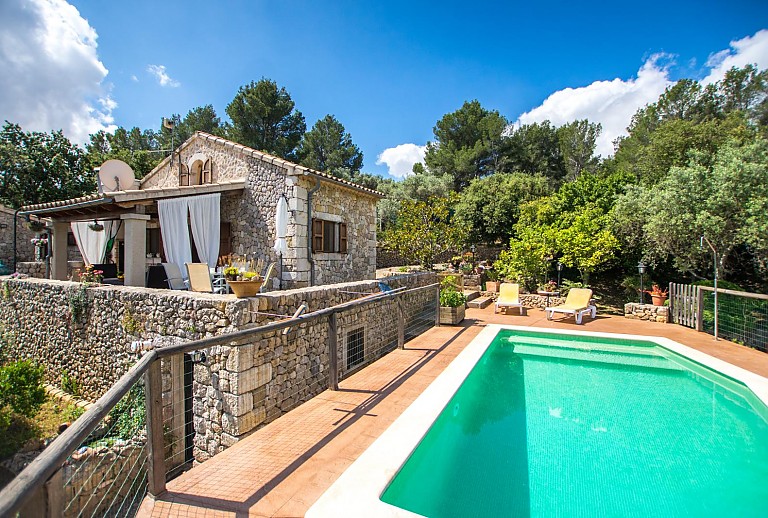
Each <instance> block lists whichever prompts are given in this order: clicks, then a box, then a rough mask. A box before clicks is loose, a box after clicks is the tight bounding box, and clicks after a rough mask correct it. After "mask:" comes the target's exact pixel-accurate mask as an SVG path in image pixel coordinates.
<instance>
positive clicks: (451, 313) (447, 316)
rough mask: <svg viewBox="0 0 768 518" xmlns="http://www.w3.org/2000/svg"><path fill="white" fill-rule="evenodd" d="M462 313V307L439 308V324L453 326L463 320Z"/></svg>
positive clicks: (463, 310) (463, 311)
mask: <svg viewBox="0 0 768 518" xmlns="http://www.w3.org/2000/svg"><path fill="white" fill-rule="evenodd" d="M464 313H465V309H464V306H459V307H457V308H449V307H445V306H440V324H446V325H449V326H455V325H456V324H458V323H459V322H461V321H462V320H464Z"/></svg>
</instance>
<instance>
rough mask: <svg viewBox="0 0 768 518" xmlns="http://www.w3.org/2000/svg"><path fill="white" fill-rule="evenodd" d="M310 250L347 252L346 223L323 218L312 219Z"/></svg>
mask: <svg viewBox="0 0 768 518" xmlns="http://www.w3.org/2000/svg"><path fill="white" fill-rule="evenodd" d="M312 251H313V252H315V253H320V252H326V253H339V254H346V253H347V224H346V223H337V222H335V221H326V220H324V219H319V218H314V219H313V220H312Z"/></svg>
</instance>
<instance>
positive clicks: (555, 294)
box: [536, 291, 560, 307]
mask: <svg viewBox="0 0 768 518" xmlns="http://www.w3.org/2000/svg"><path fill="white" fill-rule="evenodd" d="M536 293H537V294H538V295H546V296H547V303H546V306H545V307H549V297H559V296H560V292H559V291H537V292H536Z"/></svg>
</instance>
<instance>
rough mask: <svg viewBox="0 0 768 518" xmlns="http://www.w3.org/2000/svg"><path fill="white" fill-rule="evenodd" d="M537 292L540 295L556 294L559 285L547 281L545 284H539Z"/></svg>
mask: <svg viewBox="0 0 768 518" xmlns="http://www.w3.org/2000/svg"><path fill="white" fill-rule="evenodd" d="M536 291H537V292H538V293H539V294H540V295H546V294H548V293H555V292H556V291H557V283H556V282H555V281H547V282H545V283H544V284H539V286H538V288H536Z"/></svg>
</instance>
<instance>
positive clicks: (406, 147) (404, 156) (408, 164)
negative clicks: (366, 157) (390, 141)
mask: <svg viewBox="0 0 768 518" xmlns="http://www.w3.org/2000/svg"><path fill="white" fill-rule="evenodd" d="M426 150H427V146H417V145H416V144H400V145H398V146H395V147H390V148H387V149H385V150H384V151H382V152H381V154H380V155H379V156H378V158H377V160H376V165H382V164H387V167H388V168H389V174H390V175H391V176H394V177H396V178H405V177H406V176H409V175H410V174H412V172H413V165H414V164H415V163H417V162H419V163H422V164H423V163H424V153H425V152H426Z"/></svg>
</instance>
